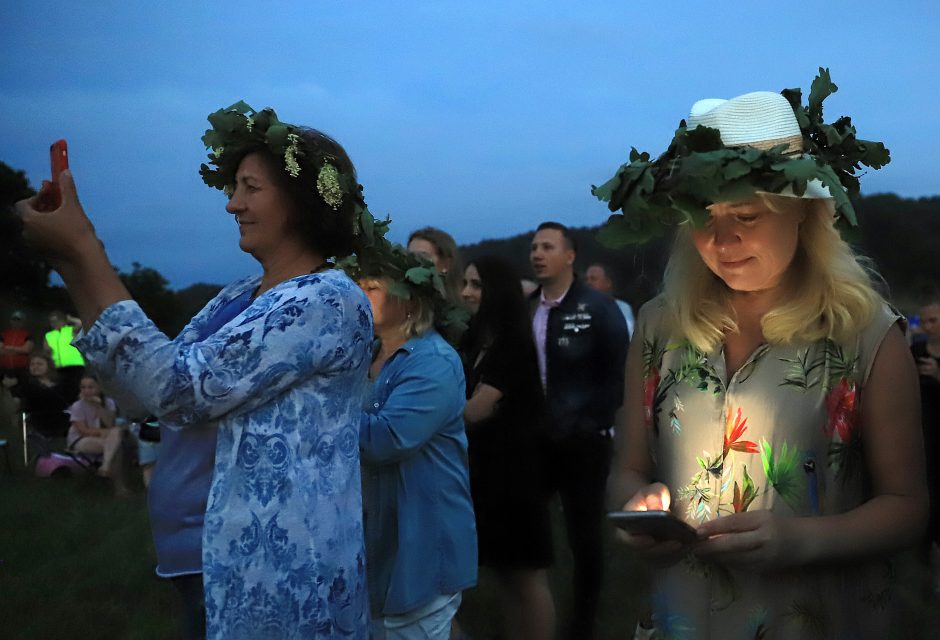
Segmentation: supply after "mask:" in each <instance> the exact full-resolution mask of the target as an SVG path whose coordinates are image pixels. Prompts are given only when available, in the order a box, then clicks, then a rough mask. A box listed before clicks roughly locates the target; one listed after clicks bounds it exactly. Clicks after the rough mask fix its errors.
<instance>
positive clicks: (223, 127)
mask: <svg viewBox="0 0 940 640" xmlns="http://www.w3.org/2000/svg"><path fill="white" fill-rule="evenodd" d="M209 124H211V125H212V128H211V129H208V130H206V134H205V135H204V136H202V141H203V143H205V145H206V148H207V149H209V150H210V151H209V164H208V165H207V164H202V165H201V166H200V167H199V174H200V175H201V176H202V179H203V181H204V182H205V183H206V184H207V185H209V186H210V187H215V188H216V189H220V190H222V191H225V192H226V193H227V194H229V195H231V192H230V189H232V185H234V184H235V172H236V171H237V170H238V162H239V161H240V160H241V158H242V157H243V156H244V154H245V151H247V150H248V149H252V148H256V147H260V146H266V147H268V149H270V150H271V152H272V153H273V154H274V156H275V157H278V158H282V159H283V163H284V164H283V168H284V171H285V172H286V173H287V174H288V175H290V176H291V177H292V178H299V177H300V176H302V175H304V176H316V180H315V183H316V188H317V193H319V194H320V197H321V198H323V201H324V202H326V204H327V205H329V206H330V208H332V209H334V210H337V209H339V208H340V206H341V205H342V204H343V200H344V199H345V198H347V197H351V198H353V199H354V200H355V201H356V204H357V205H358V208H360V209H364V208H365V203H364V202H363V200H362V196H361V194H360V191H361V187H360V186H359V184H358V183H357V182H356V180H355V178H354V176H352V175H348V174H343V173H340V171H339V170H338V169H337V168H336V166H335V164H334V162H335V160H336V159H335V158H333V157H332V156H330V155H329V154H325V153H323V152H322V151H321V150H319V149H318V148H316V146H315V145H311V144H307V141H306V140H305V139H304V137H303V132H304V128H303V127H298V126H296V125H292V124H289V123H287V122H281V121H280V120H278V118H277V114H276V113H275V112H274V109H270V108H268V109H262V110H261V111H255V110H254V109H253V108H252V107H250V106H249V105H248V104H246V103H245V102H243V101H239V102H236V103H235V104H233V105H232V106H230V107H227V108H225V109H219V110H218V111H216V112H215V113H211V114H209ZM209 165H214V166H215V167H216V168H215V169H213V168H212V167H210V166H209Z"/></svg>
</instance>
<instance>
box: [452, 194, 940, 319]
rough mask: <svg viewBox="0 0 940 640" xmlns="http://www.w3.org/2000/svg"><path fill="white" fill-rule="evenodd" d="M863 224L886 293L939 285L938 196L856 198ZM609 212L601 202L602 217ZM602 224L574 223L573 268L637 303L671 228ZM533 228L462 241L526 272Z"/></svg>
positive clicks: (905, 304) (652, 282)
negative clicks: (609, 278)
mask: <svg viewBox="0 0 940 640" xmlns="http://www.w3.org/2000/svg"><path fill="white" fill-rule="evenodd" d="M855 210H856V213H857V215H858V218H859V223H860V224H859V227H858V228H857V229H852V230H849V231H846V232H845V237H846V238H847V239H848V240H849V242H851V243H852V244H853V245H854V246H855V247H856V249H858V251H859V253H861V254H862V255H864V256H866V257H868V258H869V259H870V260H871V261H872V262H873V266H874V267H875V269H876V270H877V271H878V272H879V273H880V274H881V276H882V277H883V278H884V280H885V282H886V283H887V285H888V291H887V292H885V294H886V295H887V297H888V298H889V299H890V300H891V301H892V302H893V303H894V304H896V305H897V306H899V307H900V308H901V309H902V310H903V311H907V312H911V311H914V310H916V308H917V306H918V304H919V302H920V300H921V299H922V298H923V296H924V294H925V293H926V292H928V291H930V290H933V289H938V288H940V259H938V257H940V196H932V197H929V198H918V199H913V198H901V197H898V196H896V195H894V194H877V195H872V196H867V197H862V198H859V199H858V200H856V201H855ZM606 213H607V212H606V211H605V210H604V209H603V207H599V211H598V218H602V217H603V216H604V215H605V214H606ZM598 228H600V225H598V226H594V227H583V228H578V229H574V235H575V237H576V239H577V242H578V259H577V262H576V263H575V268H576V270H577V271H578V272H579V273H582V274H583V272H584V270H585V269H586V268H587V267H588V266H589V265H590V264H592V263H594V262H601V263H604V264H606V265H607V266H608V267H609V268H610V270H611V271H612V273H613V275H614V278H615V281H616V286H617V297H619V298H622V299H624V300H626V301H627V302H629V303H630V304H631V305H633V308H634V309H637V308H639V306H640V305H642V304H643V303H645V302H646V301H647V300H649V299H650V298H652V297H653V296H655V295H656V293H657V292H658V289H659V286H660V283H661V282H662V275H663V269H664V268H665V264H666V257H667V256H668V253H669V245H670V242H671V234H666V235H664V236H663V237H662V238H658V239H656V240H654V241H652V242H650V243H648V244H646V245H643V246H641V247H632V246H630V247H625V248H623V249H609V248H607V247H605V246H603V245H602V244H601V243H600V242H599V241H598V240H597V237H596V234H597V230H598ZM533 234H534V230H530V231H526V232H524V233H521V234H519V235H515V236H512V237H510V238H504V239H499V240H484V241H482V242H478V243H476V244H472V245H467V246H464V247H461V251H462V252H463V256H464V260H465V262H467V261H470V260H472V259H473V258H474V257H476V256H480V255H485V254H496V255H499V256H502V257H504V258H506V259H507V260H510V261H511V262H512V263H513V264H514V265H515V266H516V267H517V269H518V270H519V272H520V273H522V274H524V275H525V276H526V277H531V269H530V268H529V242H530V241H531V239H532V235H533Z"/></svg>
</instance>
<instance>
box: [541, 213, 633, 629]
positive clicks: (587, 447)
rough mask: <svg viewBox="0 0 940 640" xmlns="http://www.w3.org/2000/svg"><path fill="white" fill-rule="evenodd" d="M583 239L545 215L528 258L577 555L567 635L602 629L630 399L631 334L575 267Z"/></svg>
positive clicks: (556, 462)
mask: <svg viewBox="0 0 940 640" xmlns="http://www.w3.org/2000/svg"><path fill="white" fill-rule="evenodd" d="M576 256H577V247H575V244H574V237H573V236H572V234H571V233H570V231H569V230H568V228H567V227H565V226H564V225H562V224H559V223H557V222H544V223H542V224H541V225H539V227H538V229H537V230H536V232H535V236H533V238H532V244H531V247H530V252H529V261H530V263H531V264H532V270H533V271H534V273H535V277H536V279H537V280H538V281H539V284H540V285H541V286H540V288H539V289H538V290H537V291H536V292H534V293H533V294H532V295H531V296H530V297H529V305H530V312H531V315H532V333H533V335H534V337H535V348H536V354H537V356H538V365H539V374H540V377H541V382H542V388H543V390H544V392H545V427H546V428H545V433H546V436H547V438H546V463H545V464H546V468H547V469H548V473H547V474H546V481H547V491H548V493H549V495H554V494H555V493H556V492H557V493H558V494H559V495H560V496H561V503H562V508H563V509H564V516H565V527H566V530H567V533H568V545H569V546H570V547H571V552H572V555H573V556H574V589H573V590H574V602H573V605H572V619H571V622H570V624H569V625H568V630H567V637H569V638H572V639H573V640H574V639H578V640H589V639H590V638H592V637H594V633H595V628H596V620H595V616H596V614H597V608H598V605H599V602H600V591H601V584H602V580H603V571H604V536H603V526H604V515H605V513H606V509H605V487H606V483H607V473H608V471H609V469H610V460H611V456H612V453H613V433H612V432H613V429H612V427H611V425H613V424H614V415H615V413H616V411H617V409H618V408H619V407H620V405H621V403H622V399H623V364H624V359H625V358H626V354H627V345H628V344H629V342H630V336H629V335H628V334H627V325H626V323H625V322H624V320H623V315H622V314H621V313H620V310H619V309H618V308H617V305H615V304H614V302H613V300H612V299H611V298H610V297H609V296H607V295H604V294H602V293H600V292H599V291H595V290H594V289H592V288H591V287H588V286H587V285H585V284H584V283H583V282H581V281H580V280H578V279H577V278H576V277H575V273H574V261H575V258H576Z"/></svg>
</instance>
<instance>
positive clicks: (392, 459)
mask: <svg viewBox="0 0 940 640" xmlns="http://www.w3.org/2000/svg"><path fill="white" fill-rule="evenodd" d="M464 386H465V383H464V375H463V367H462V365H461V362H460V358H459V357H458V355H457V353H456V352H455V351H454V350H453V349H452V348H451V346H450V345H448V344H447V343H446V342H445V341H444V339H443V338H441V336H440V335H438V334H437V333H436V332H435V331H433V330H432V331H428V332H427V333H426V334H424V335H422V336H420V337H417V338H412V339H411V340H409V341H408V342H406V343H405V344H404V345H403V346H402V347H401V348H400V349H398V351H396V352H395V353H394V354H392V356H391V357H390V358H389V359H388V360H387V361H386V362H385V364H384V365H383V367H382V371H381V372H380V373H379V375H378V377H377V378H376V379H375V381H374V382H373V385H372V397H371V399H370V402H369V403H368V404H367V406H366V410H365V412H364V413H363V414H362V419H361V422H360V427H359V447H360V450H361V457H362V475H363V504H364V508H365V531H366V557H367V574H368V579H369V600H370V604H371V607H372V612H373V616H377V617H378V616H387V615H401V614H404V613H407V612H409V611H413V610H414V609H417V608H418V607H421V606H423V605H425V604H427V603H429V602H430V601H431V600H433V599H434V598H435V597H437V596H440V595H447V594H452V593H456V592H458V591H462V590H464V589H467V588H469V587H472V586H473V585H474V584H476V578H477V537H476V521H475V518H474V515H473V503H472V501H471V498H470V481H469V471H468V460H467V436H466V433H465V432H464V423H463V409H464V404H465V402H466V400H465V390H464Z"/></svg>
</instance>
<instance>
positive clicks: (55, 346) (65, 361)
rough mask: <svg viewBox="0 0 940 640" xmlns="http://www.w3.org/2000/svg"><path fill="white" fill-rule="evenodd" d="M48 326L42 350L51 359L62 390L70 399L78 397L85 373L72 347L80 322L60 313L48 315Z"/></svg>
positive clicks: (82, 360) (76, 350)
mask: <svg viewBox="0 0 940 640" xmlns="http://www.w3.org/2000/svg"><path fill="white" fill-rule="evenodd" d="M49 326H50V327H52V328H51V329H50V330H49V331H47V332H46V334H45V336H44V340H43V349H44V350H45V352H46V353H47V354H48V355H49V356H50V357H51V358H52V362H53V363H54V364H55V369H56V372H57V373H58V374H59V381H60V383H61V384H62V388H63V389H64V390H65V392H66V394H67V395H68V397H70V398H74V397H75V396H77V395H78V386H79V383H80V382H81V379H82V375H84V373H85V360H84V358H82V354H81V353H80V352H79V350H78V349H76V348H75V347H74V346H72V340H73V339H74V338H75V332H76V331H78V330H80V329H81V328H82V321H81V320H79V319H78V318H75V317H73V316H69V315H66V314H65V313H63V312H62V311H58V310H56V311H53V312H52V313H50V314H49Z"/></svg>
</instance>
